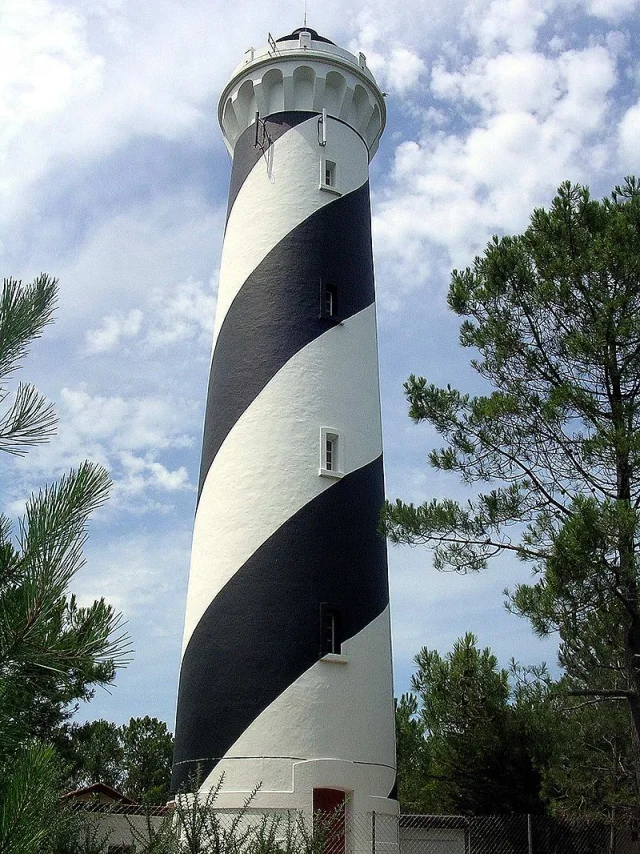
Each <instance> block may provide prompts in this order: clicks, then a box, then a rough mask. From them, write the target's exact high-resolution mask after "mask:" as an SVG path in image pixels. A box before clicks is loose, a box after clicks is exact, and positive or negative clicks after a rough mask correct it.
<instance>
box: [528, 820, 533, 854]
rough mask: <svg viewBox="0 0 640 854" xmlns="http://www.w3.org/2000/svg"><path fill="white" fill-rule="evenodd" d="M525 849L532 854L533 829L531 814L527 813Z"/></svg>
mask: <svg viewBox="0 0 640 854" xmlns="http://www.w3.org/2000/svg"><path fill="white" fill-rule="evenodd" d="M527 849H528V851H529V854H533V829H532V827H531V813H530V812H528V813H527Z"/></svg>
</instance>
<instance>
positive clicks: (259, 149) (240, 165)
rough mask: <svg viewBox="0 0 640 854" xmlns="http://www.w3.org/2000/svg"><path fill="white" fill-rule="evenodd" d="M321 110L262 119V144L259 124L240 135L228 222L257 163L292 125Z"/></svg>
mask: <svg viewBox="0 0 640 854" xmlns="http://www.w3.org/2000/svg"><path fill="white" fill-rule="evenodd" d="M317 115H319V114H318V113H313V112H307V111H303V110H289V111H288V112H286V113H274V114H273V115H271V116H269V117H268V118H266V119H264V120H263V121H261V126H260V127H259V128H258V140H259V144H258V145H256V128H255V125H249V127H248V128H247V129H246V130H245V131H243V132H242V134H241V135H240V136H239V137H238V139H237V141H236V144H235V146H234V148H233V166H232V168H231V183H230V184H229V203H228V205H227V221H228V220H229V214H230V213H231V208H232V207H233V203H234V202H235V200H236V196H237V195H238V193H239V192H240V188H241V187H242V185H243V184H244V182H245V181H246V179H247V177H248V175H249V173H250V172H251V170H252V169H253V167H254V166H255V165H256V163H257V162H258V161H259V160H260V159H261V158H262V157H263V156H265V155H266V153H267V151H268V150H269V148H270V147H271V145H273V143H274V142H275V141H276V140H277V139H280V137H281V136H282V135H283V134H285V133H286V132H287V131H288V130H291V128H294V127H296V126H297V125H300V124H302V122H306V121H307V119H311V118H313V117H314V116H317Z"/></svg>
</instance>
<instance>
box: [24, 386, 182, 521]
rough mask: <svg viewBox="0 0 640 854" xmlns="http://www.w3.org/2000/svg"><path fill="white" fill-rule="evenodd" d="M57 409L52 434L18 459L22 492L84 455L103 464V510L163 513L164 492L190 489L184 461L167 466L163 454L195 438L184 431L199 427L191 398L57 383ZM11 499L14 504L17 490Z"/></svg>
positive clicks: (178, 452)
mask: <svg viewBox="0 0 640 854" xmlns="http://www.w3.org/2000/svg"><path fill="white" fill-rule="evenodd" d="M58 410H59V415H60V423H59V428H58V434H57V435H56V436H55V437H54V439H53V440H52V441H51V442H50V443H48V444H47V445H44V446H42V447H40V448H38V449H36V450H34V451H33V452H31V453H30V454H29V455H28V456H27V457H25V458H24V459H23V460H20V461H19V462H18V464H17V465H18V469H19V471H21V472H22V483H23V484H25V486H24V487H23V489H22V492H23V493H28V492H29V491H30V490H31V489H32V488H33V486H32V484H33V483H34V482H35V481H37V480H38V479H46V480H51V479H52V478H53V477H59V476H60V475H61V474H62V473H63V472H65V471H67V470H68V469H69V468H71V467H73V466H77V465H78V463H79V462H81V461H82V460H85V459H89V460H91V461H92V462H94V463H99V464H101V465H103V466H104V467H105V468H106V469H107V470H108V471H109V473H110V475H111V478H112V480H113V483H114V488H113V491H112V495H111V499H110V501H109V503H108V505H107V510H108V511H109V512H116V511H118V510H122V509H126V508H128V509H134V510H135V512H136V513H143V512H147V511H148V510H160V511H162V512H168V510H170V509H172V507H171V504H168V505H167V504H166V503H163V502H164V501H165V500H166V498H167V497H169V496H171V495H175V494H177V493H180V492H183V491H185V490H189V491H191V490H192V489H193V487H192V484H191V482H190V480H189V474H188V471H187V467H186V465H184V464H178V465H169V464H167V462H166V460H165V459H164V457H165V455H171V458H172V459H173V457H175V455H178V457H179V458H180V457H182V458H184V457H185V454H186V452H187V451H188V450H189V449H190V448H191V447H192V446H193V445H194V444H195V443H194V436H192V435H191V434H189V433H188V432H186V429H185V428H188V427H189V426H191V427H193V428H194V433H195V432H199V423H198V421H199V420H198V419H196V418H193V413H194V412H195V411H197V407H196V406H194V404H193V402H192V401H189V400H185V399H176V398H173V397H170V396H166V397H164V398H160V397H152V396H147V397H129V398H125V397H123V396H117V395H113V396H106V395H100V394H90V393H89V392H88V391H87V389H86V388H85V387H83V386H80V387H77V388H63V389H62V391H61V394H60V399H59V401H58ZM190 422H191V423H190ZM196 425H197V426H196ZM163 496H164V497H163ZM12 500H13V501H14V502H15V501H18V502H20V501H21V495H19V496H17V497H14V498H12ZM15 506H16V507H17V506H18V504H16V505H15ZM10 509H11V508H10Z"/></svg>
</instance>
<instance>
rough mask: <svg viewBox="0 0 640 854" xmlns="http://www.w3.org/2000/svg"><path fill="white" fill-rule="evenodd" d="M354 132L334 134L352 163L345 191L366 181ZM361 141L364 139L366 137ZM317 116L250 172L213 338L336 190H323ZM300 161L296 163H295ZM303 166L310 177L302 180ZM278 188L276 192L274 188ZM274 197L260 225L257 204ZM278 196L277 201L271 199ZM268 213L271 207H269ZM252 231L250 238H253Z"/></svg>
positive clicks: (228, 239) (233, 217)
mask: <svg viewBox="0 0 640 854" xmlns="http://www.w3.org/2000/svg"><path fill="white" fill-rule="evenodd" d="M352 139H353V134H350V133H348V132H346V128H345V129H342V128H340V129H339V130H338V133H337V134H336V135H335V139H333V140H332V149H333V150H334V151H335V154H336V156H337V157H338V158H339V160H340V162H342V163H349V168H348V169H345V171H344V179H343V183H342V186H341V190H342V192H343V194H346V193H350V192H351V191H352V190H356V189H357V188H358V187H361V186H362V185H363V184H364V183H366V181H367V179H368V177H369V175H368V168H367V160H366V159H364V158H363V157H362V156H360V157H354V152H353V151H352V150H351V145H352ZM361 145H362V143H361ZM317 147H318V117H317V116H312V117H311V118H309V119H307V121H305V122H303V123H302V124H300V125H297V126H296V127H294V128H292V129H291V130H289V131H287V133H286V134H284V135H283V136H282V137H280V138H279V139H278V140H277V143H276V144H275V145H273V147H272V151H271V153H270V155H269V160H268V162H267V160H266V159H264V158H261V159H260V160H259V161H258V162H257V163H256V165H255V166H254V167H253V169H252V170H251V172H250V173H249V175H248V176H247V177H246V178H245V180H244V182H243V184H242V187H241V189H240V191H239V193H238V195H237V197H236V199H235V201H234V203H233V207H232V209H231V211H230V213H229V218H228V220H227V230H226V233H225V238H224V245H223V248H222V259H221V262H220V285H219V289H218V291H219V292H218V300H217V305H216V321H215V330H214V342H215V340H216V339H217V337H218V332H219V330H220V327H221V326H222V324H223V321H224V319H225V317H226V315H227V311H228V310H229V306H230V305H231V303H232V302H233V299H234V298H235V296H236V294H237V293H238V291H239V290H240V288H241V287H242V285H243V284H244V283H245V281H246V280H247V278H248V277H249V275H250V274H251V273H252V272H253V271H254V270H255V268H256V267H257V266H258V264H259V263H260V262H261V261H262V260H263V259H264V258H265V256H266V255H267V254H268V253H269V252H270V251H271V250H272V249H273V247H274V246H276V245H277V244H278V243H279V242H280V240H282V238H283V237H286V235H287V234H289V232H291V231H293V229H294V228H295V227H296V226H297V225H298V224H299V223H301V222H302V221H303V220H304V219H306V218H307V217H308V216H309V215H310V214H312V213H314V212H315V211H317V210H320V208H322V207H324V206H325V205H328V204H330V203H331V202H332V201H335V199H336V196H334V195H332V194H331V193H327V192H320V191H319V190H318V183H319V172H320V170H319V164H318V153H317ZM292 163H295V164H296V165H297V168H296V169H291V168H290V167H291V164H292ZM300 167H302V168H303V169H305V170H306V171H307V172H308V174H309V175H310V176H312V180H311V181H307V182H304V183H301V182H300V178H299V175H300V172H299V169H300ZM274 189H275V190H276V193H275V194H274V193H273V190H274ZM265 199H269V200H270V203H269V215H268V216H264V219H261V222H260V228H259V229H257V228H256V217H259V218H261V217H262V216H263V214H262V212H261V211H260V209H258V208H257V207H256V206H257V204H262V200H265ZM271 200H273V204H272V203H271ZM265 213H266V212H265ZM248 235H251V240H248V239H247V238H248Z"/></svg>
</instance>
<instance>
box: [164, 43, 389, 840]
mask: <svg viewBox="0 0 640 854" xmlns="http://www.w3.org/2000/svg"><path fill="white" fill-rule="evenodd" d="M219 119H220V124H221V126H222V130H223V133H224V138H225V142H226V145H227V147H228V149H229V151H230V153H231V155H232V157H233V170H232V174H231V187H230V190H229V206H228V214H227V224H226V231H225V237H224V247H223V252H222V263H221V272H220V286H219V294H218V304H217V313H216V323H215V332H214V348H213V359H212V364H211V374H210V380H209V392H208V398H207V408H206V420H205V428H204V442H203V451H202V466H201V472H200V484H199V497H198V507H197V511H196V518H195V527H194V535H193V548H192V558H191V569H190V576H189V590H188V597H187V609H186V624H185V633H184V648H183V657H182V666H181V674H180V687H179V695H178V711H177V722H176V748H175V764H174V771H173V781H172V782H173V788H174V790H177V789H178V788H180V787H184V785H185V784H186V783H187V781H188V779H189V776H190V775H191V774H195V773H199V774H200V780H201V783H200V785H201V788H202V790H204V791H206V790H207V789H210V788H211V787H212V786H213V785H215V783H216V782H217V780H218V779H219V777H220V775H221V774H222V773H223V772H224V775H225V781H224V786H223V789H222V792H221V795H220V797H219V799H218V801H217V805H218V806H219V807H228V808H231V809H233V808H236V807H239V806H240V805H241V804H242V803H243V801H244V800H245V798H246V796H247V794H248V793H249V792H251V791H252V789H253V788H254V787H255V786H256V784H257V783H260V784H261V787H260V791H259V793H258V795H257V798H256V799H255V801H254V802H253V806H256V807H259V808H269V809H290V808H294V809H302V810H305V811H307V812H308V813H310V812H311V811H312V810H313V811H315V810H317V809H328V808H331V807H334V806H336V805H337V804H339V803H342V802H344V803H345V804H346V811H347V816H349V815H351V816H352V817H353V816H356V815H357V814H359V813H367V812H368V813H370V812H372V811H376V812H377V813H391V814H395V813H396V812H397V802H396V801H395V800H394V795H393V790H394V783H395V736H394V712H393V698H392V673H391V643H390V630H389V592H388V581H387V561H386V546H385V543H384V540H383V539H382V538H381V537H380V535H379V534H378V532H377V525H378V514H379V511H380V507H381V505H382V502H383V495H384V492H383V469H382V441H381V427H380V401H379V382H378V357H377V342H376V315H375V295H374V277H373V262H372V251H371V215H370V205H369V184H368V164H369V161H370V159H371V158H372V156H373V155H374V153H375V151H376V149H377V146H378V141H379V138H380V135H381V133H382V130H383V128H384V123H385V105H384V99H383V97H382V93H381V92H380V90H379V88H378V86H377V85H376V83H375V80H374V78H373V76H372V74H371V72H370V71H369V70H368V69H367V66H366V60H365V57H364V55H363V54H360V56H359V57H356V56H354V55H352V54H351V53H349V52H347V51H346V50H343V49H342V48H340V47H337V46H336V45H335V44H333V42H331V41H329V40H328V39H326V38H323V37H322V36H320V35H318V34H317V33H316V32H315V31H313V30H310V29H307V28H303V29H301V30H296V31H295V32H294V33H292V34H291V35H288V36H285V37H284V38H281V39H278V40H277V41H276V40H273V39H272V38H271V37H270V38H269V45H268V47H265V48H264V49H261V50H254V49H250V50H249V51H247V53H246V54H245V57H244V61H243V63H242V64H241V65H240V66H239V67H238V68H237V69H236V70H235V72H234V73H233V76H232V78H231V80H230V82H229V83H228V85H227V86H226V88H225V90H224V92H223V93H222V96H221V99H220V104H219ZM347 838H348V837H347Z"/></svg>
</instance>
